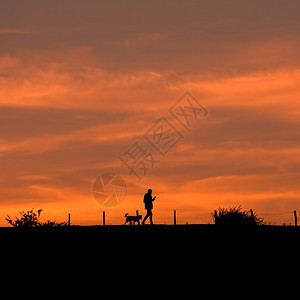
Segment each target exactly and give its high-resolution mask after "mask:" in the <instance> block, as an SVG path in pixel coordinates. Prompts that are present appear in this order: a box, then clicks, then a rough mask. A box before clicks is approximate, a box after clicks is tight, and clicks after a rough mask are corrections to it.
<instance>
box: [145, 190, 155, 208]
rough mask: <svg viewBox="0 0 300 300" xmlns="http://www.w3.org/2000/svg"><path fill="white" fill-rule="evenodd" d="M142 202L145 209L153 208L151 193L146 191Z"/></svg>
mask: <svg viewBox="0 0 300 300" xmlns="http://www.w3.org/2000/svg"><path fill="white" fill-rule="evenodd" d="M144 203H145V209H152V208H153V204H152V196H151V194H149V193H146V194H145V195H144Z"/></svg>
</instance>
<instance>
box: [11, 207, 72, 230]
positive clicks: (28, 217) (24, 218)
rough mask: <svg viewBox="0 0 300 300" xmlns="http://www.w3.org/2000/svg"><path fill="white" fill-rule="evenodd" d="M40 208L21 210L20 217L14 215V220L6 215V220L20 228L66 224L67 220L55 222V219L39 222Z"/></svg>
mask: <svg viewBox="0 0 300 300" xmlns="http://www.w3.org/2000/svg"><path fill="white" fill-rule="evenodd" d="M41 212H42V209H39V210H38V211H37V212H35V211H34V210H33V209H31V210H28V211H27V212H24V211H21V212H20V215H21V217H20V218H18V217H15V219H14V220H12V219H11V218H10V216H9V215H7V218H6V221H7V222H8V223H9V224H10V225H12V226H14V227H22V228H29V227H54V226H66V225H68V222H62V223H57V222H56V221H49V220H48V221H47V222H44V223H42V222H40V221H39V218H40V215H41Z"/></svg>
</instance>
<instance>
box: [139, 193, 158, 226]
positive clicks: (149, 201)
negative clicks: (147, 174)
mask: <svg viewBox="0 0 300 300" xmlns="http://www.w3.org/2000/svg"><path fill="white" fill-rule="evenodd" d="M155 199H156V197H154V198H152V190H151V189H149V190H148V192H147V193H146V194H145V195H144V203H145V209H146V210H147V214H146V216H145V218H144V220H143V221H142V224H143V225H145V221H146V220H147V219H148V217H150V224H151V225H153V221H152V209H153V203H152V202H153V201H154V200H155Z"/></svg>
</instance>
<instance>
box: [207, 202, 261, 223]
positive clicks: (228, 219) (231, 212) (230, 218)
mask: <svg viewBox="0 0 300 300" xmlns="http://www.w3.org/2000/svg"><path fill="white" fill-rule="evenodd" d="M213 217H214V221H215V224H216V225H230V226H242V225H261V224H262V223H263V219H262V218H258V217H257V213H253V216H252V215H251V212H250V211H246V210H245V211H243V210H242V207H241V206H234V207H230V208H220V207H219V209H218V211H217V213H213Z"/></svg>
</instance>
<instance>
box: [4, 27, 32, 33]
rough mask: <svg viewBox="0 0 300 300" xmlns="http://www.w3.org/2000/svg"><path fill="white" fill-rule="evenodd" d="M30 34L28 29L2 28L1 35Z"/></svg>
mask: <svg viewBox="0 0 300 300" xmlns="http://www.w3.org/2000/svg"><path fill="white" fill-rule="evenodd" d="M26 33H30V30H29V29H26V28H0V34H26Z"/></svg>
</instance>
